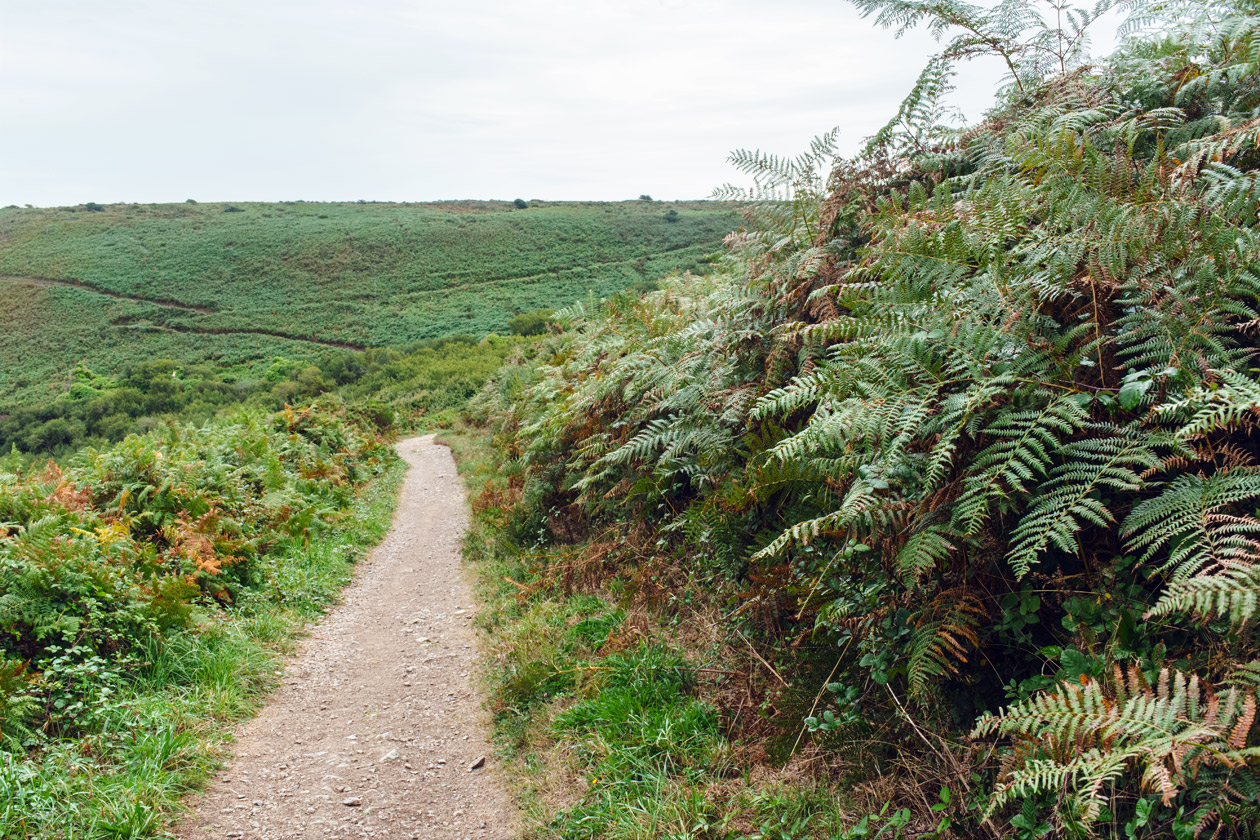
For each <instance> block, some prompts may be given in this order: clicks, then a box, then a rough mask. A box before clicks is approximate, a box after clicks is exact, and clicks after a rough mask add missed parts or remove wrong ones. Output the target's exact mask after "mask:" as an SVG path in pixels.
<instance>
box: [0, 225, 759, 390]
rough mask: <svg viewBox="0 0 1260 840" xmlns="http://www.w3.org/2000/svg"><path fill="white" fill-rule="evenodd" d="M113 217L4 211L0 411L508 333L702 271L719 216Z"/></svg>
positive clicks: (718, 233)
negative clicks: (560, 309)
mask: <svg viewBox="0 0 1260 840" xmlns="http://www.w3.org/2000/svg"><path fill="white" fill-rule="evenodd" d="M231 207H232V206H231V205H223V204H176V205H134V204H133V205H106V206H104V207H103V208H101V209H100V210H89V209H87V208H86V207H78V208H56V209H19V208H8V209H4V210H0V294H3V295H4V297H5V299H6V300H7V301H9V302H10V303H11V304H12V305H9V306H6V307H4V308H3V310H0V406H3V405H5V404H15V403H31V402H38V401H43V400H46V399H48V398H50V397H52V396H54V395H55V394H57V393H59V392H60V391H62V390H64V389H65V388H66V387H67V385H68V384H69V381H70V379H69V377H70V372H71V370H72V368H73V367H74V365H76V364H79V363H84V364H87V366H88V367H90V368H92V369H93V370H95V371H97V372H100V373H106V374H111V375H112V374H116V373H119V372H121V371H122V370H123V369H124V368H125V367H126V366H127V365H128V364H130V363H132V362H135V361H139V360H145V359H153V358H170V359H176V360H179V361H183V362H188V363H201V362H211V363H215V364H218V365H226V366H233V365H243V366H245V367H246V368H250V367H257V366H258V365H259V364H260V363H269V361H270V359H271V358H272V357H273V356H284V357H288V358H295V359H307V358H312V357H314V356H315V355H317V354H319V353H322V352H325V351H326V350H327V349H328V348H329V347H343V348H349V349H356V348H362V347H373V346H396V345H401V344H406V343H409V342H414V341H417V340H420V339H426V338H434V337H440V336H445V335H453V334H471V335H474V336H481V335H484V334H486V333H489V332H493V331H498V332H503V331H505V328H506V324H507V322H508V320H509V319H510V318H511V317H512V316H513V315H514V314H518V313H521V312H527V311H530V310H534V309H539V308H543V307H556V306H562V305H565V304H567V303H571V302H573V301H575V300H578V299H581V298H584V297H586V296H588V295H591V294H593V295H596V296H601V297H602V296H607V295H608V294H610V293H612V292H614V291H617V290H619V289H622V288H625V287H626V286H628V285H631V284H634V283H636V282H642V281H645V280H653V279H656V278H658V277H661V276H663V275H665V274H667V273H669V272H670V271H674V270H681V269H688V268H698V267H700V266H702V265H703V264H704V261H705V258H706V256H707V255H709V254H711V253H712V252H714V251H716V250H717V249H718V248H719V244H720V242H721V239H722V237H723V236H724V235H725V234H726V233H727V232H728V231H730V230H733V229H735V228H736V227H738V226H739V224H740V218H739V217H738V216H737V215H736V214H735V212H734V211H733V210H732V209H730V208H729V207H727V206H725V205H721V204H714V203H707V202H694V203H665V202H650V201H627V202H621V203H549V202H548V203H542V202H536V203H534V204H531V205H530V206H529V207H528V209H520V208H518V207H516V206H514V205H513V204H512V203H510V202H462V203H456V204H308V203H303V202H291V203H281V204H241V205H237V206H236V207H235V209H236V210H239V212H232V211H231V209H230V208H231Z"/></svg>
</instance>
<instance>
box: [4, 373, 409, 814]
mask: <svg viewBox="0 0 1260 840" xmlns="http://www.w3.org/2000/svg"><path fill="white" fill-rule="evenodd" d="M400 463H401V462H400V461H399V460H398V459H397V458H396V456H394V454H393V450H392V448H391V447H390V446H389V445H388V443H387V441H386V440H385V439H384V438H383V437H382V432H381V429H380V428H379V427H378V425H377V424H376V422H375V421H374V418H371V417H369V416H367V415H364V414H362V413H360V412H356V411H354V410H351V409H348V408H347V407H346V406H345V404H344V403H342V402H340V401H339V400H337V399H336V398H332V397H326V398H324V400H323V401H321V402H320V403H318V404H316V405H314V406H310V407H306V408H303V409H300V410H293V409H285V410H284V411H281V412H279V413H275V414H272V413H266V412H260V411H257V410H253V411H244V410H242V411H239V412H237V413H236V414H235V415H233V416H231V417H228V418H223V419H221V420H219V421H216V422H214V423H211V424H207V425H205V426H204V427H202V428H196V427H192V426H184V425H179V424H173V425H170V426H168V427H166V428H164V429H162V430H160V431H153V432H150V433H149V434H146V435H143V436H140V435H132V436H129V437H127V438H126V439H125V440H123V441H121V442H120V443H118V444H116V445H114V446H112V447H109V448H105V449H99V450H97V449H87V450H84V451H82V452H80V453H79V454H78V455H76V456H75V457H74V458H73V459H71V460H70V463H69V464H67V465H66V466H64V468H58V467H57V466H56V465H54V464H53V463H52V462H48V464H47V466H45V467H39V468H30V467H26V466H23V464H22V462H21V461H20V460H18V459H12V460H11V462H10V463H9V464H8V465H5V464H3V462H0V837H6V838H9V837H13V838H19V837H20V838H27V837H29V838H58V837H64V838H69V837H76V838H78V837H83V838H97V837H100V838H104V837H119V836H125V837H141V836H153V835H154V834H156V833H158V832H160V831H161V830H162V828H163V826H165V825H167V824H168V822H169V819H170V817H171V815H172V813H173V810H174V808H175V805H176V803H177V802H178V799H179V797H180V796H181V795H182V794H183V793H184V792H186V791H187V790H188V789H189V788H190V787H192V786H194V785H195V784H196V783H197V782H199V781H200V780H202V779H204V778H205V776H206V775H207V774H208V773H209V771H210V770H211V769H213V764H214V760H215V758H216V747H217V744H218V743H219V742H221V740H222V739H223V738H224V737H225V736H226V731H227V724H229V723H230V722H231V721H232V720H234V719H236V718H239V717H240V716H241V715H243V714H245V713H246V712H248V711H249V710H250V709H251V708H252V707H253V705H254V704H255V702H256V701H257V699H258V697H259V696H260V695H261V694H262V693H263V692H264V691H265V690H266V689H267V688H268V687H269V686H270V685H271V684H272V682H273V680H274V677H273V675H272V674H273V669H274V668H275V657H276V654H277V653H278V652H280V651H282V650H283V649H284V648H285V646H286V644H287V643H288V641H289V640H291V639H292V637H293V634H294V633H295V632H296V631H297V630H298V629H300V627H301V624H302V623H303V622H304V621H305V620H307V619H310V618H312V617H313V616H315V615H316V614H318V613H319V612H320V611H321V610H322V609H323V607H325V606H326V605H327V604H329V603H330V602H331V600H332V599H333V598H335V596H336V593H337V591H338V589H339V588H340V587H341V585H342V584H344V583H345V582H346V580H348V577H349V570H350V568H351V565H352V564H353V562H354V561H355V559H357V558H358V557H359V556H360V555H361V554H362V552H363V551H364V550H365V549H366V547H367V546H370V545H371V544H372V543H373V542H375V541H376V540H378V539H379V538H380V537H381V536H383V534H384V532H385V530H386V529H387V527H388V523H389V518H390V512H391V511H392V507H393V502H394V490H395V489H396V479H397V477H399V476H400V475H401V469H400V468H399V466H398V465H399V464H400Z"/></svg>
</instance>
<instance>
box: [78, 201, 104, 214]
mask: <svg viewBox="0 0 1260 840" xmlns="http://www.w3.org/2000/svg"><path fill="white" fill-rule="evenodd" d="M83 209H84V210H91V211H92V212H93V213H99V212H101V211H102V210H104V209H105V208H104V207H102V206H101V205H99V204H97V203H96V202H95V201H89V202H87V203H86V204H84V205H83Z"/></svg>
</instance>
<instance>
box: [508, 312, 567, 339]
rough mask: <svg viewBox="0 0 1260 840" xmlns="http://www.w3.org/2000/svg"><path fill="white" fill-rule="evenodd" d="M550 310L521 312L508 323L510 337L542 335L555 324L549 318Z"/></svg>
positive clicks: (553, 320)
mask: <svg viewBox="0 0 1260 840" xmlns="http://www.w3.org/2000/svg"><path fill="white" fill-rule="evenodd" d="M551 313H552V310H550V309H535V310H534V311H533V312H522V313H521V314H520V315H517V316H515V317H514V318H512V319H511V320H510V321H508V330H509V331H510V332H511V333H512V335H542V334H543V333H545V332H547V330H548V329H550V328H551V325H552V324H554V323H556V322H555V319H553V318H552V317H551Z"/></svg>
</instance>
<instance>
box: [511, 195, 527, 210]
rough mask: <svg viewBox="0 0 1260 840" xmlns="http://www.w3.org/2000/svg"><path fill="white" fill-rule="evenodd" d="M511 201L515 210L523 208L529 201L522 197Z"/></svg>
mask: <svg viewBox="0 0 1260 840" xmlns="http://www.w3.org/2000/svg"><path fill="white" fill-rule="evenodd" d="M512 203H513V204H514V205H516V209H517V210H524V209H525V208H526V207H528V206H529V202H528V201H526V200H525V199H523V198H518V199H516V201H513V202H512Z"/></svg>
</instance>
